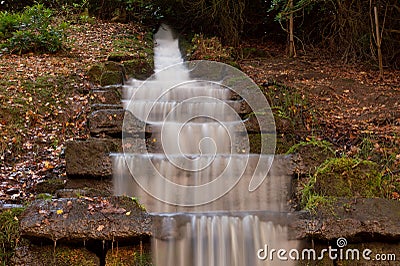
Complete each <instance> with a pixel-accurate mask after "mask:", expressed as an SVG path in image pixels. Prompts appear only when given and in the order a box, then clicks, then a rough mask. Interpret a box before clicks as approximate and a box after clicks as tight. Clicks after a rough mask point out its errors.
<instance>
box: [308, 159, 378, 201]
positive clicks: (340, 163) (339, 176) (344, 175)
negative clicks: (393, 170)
mask: <svg viewBox="0 0 400 266" xmlns="http://www.w3.org/2000/svg"><path fill="white" fill-rule="evenodd" d="M311 182H313V183H314V184H313V186H312V190H313V191H314V192H315V193H317V194H319V195H323V196H328V197H365V198H373V197H381V196H382V175H381V173H380V171H379V166H378V165H377V164H376V163H374V162H371V161H366V160H358V159H351V158H331V159H328V160H326V161H325V163H323V164H322V165H321V166H320V167H319V168H318V169H317V171H316V172H315V175H314V177H313V179H312V180H311Z"/></svg>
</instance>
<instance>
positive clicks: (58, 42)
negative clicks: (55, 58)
mask: <svg viewBox="0 0 400 266" xmlns="http://www.w3.org/2000/svg"><path fill="white" fill-rule="evenodd" d="M52 14H53V13H52V11H51V10H50V9H48V8H45V7H44V6H43V5H42V4H36V5H34V6H32V7H26V8H25V10H24V11H23V12H22V13H9V12H2V13H1V14H0V38H1V42H2V43H1V48H2V49H3V51H8V52H11V53H19V54H22V53H28V52H50V53H54V52H57V51H59V50H61V49H63V44H64V41H65V39H66V36H65V33H64V31H65V29H66V28H67V26H68V25H67V24H66V23H61V24H60V25H59V26H57V27H55V26H53V25H51V23H52Z"/></svg>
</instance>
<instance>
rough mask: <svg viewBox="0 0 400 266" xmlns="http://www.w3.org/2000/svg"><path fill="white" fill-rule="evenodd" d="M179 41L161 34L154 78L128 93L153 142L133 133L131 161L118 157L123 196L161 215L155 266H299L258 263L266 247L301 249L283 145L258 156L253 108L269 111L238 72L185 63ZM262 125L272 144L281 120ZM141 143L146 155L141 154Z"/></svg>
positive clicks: (128, 103)
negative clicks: (249, 122)
mask: <svg viewBox="0 0 400 266" xmlns="http://www.w3.org/2000/svg"><path fill="white" fill-rule="evenodd" d="M173 36H174V35H173V33H172V31H171V29H170V28H168V27H167V26H165V25H163V26H161V27H160V29H159V31H158V32H157V33H156V34H155V47H154V62H155V63H154V65H155V74H154V75H153V76H152V77H151V78H149V79H148V80H146V81H140V80H132V81H131V83H130V85H129V86H126V87H125V90H124V101H123V104H124V108H125V109H126V110H127V111H129V112H130V113H132V114H133V115H134V116H135V117H136V118H137V119H138V120H141V121H143V122H145V125H144V127H143V132H144V134H143V136H145V137H143V136H141V137H138V138H137V139H136V140H135V141H134V143H133V144H132V143H131V142H130V141H132V134H129V132H123V134H125V136H123V146H124V153H123V154H122V153H121V154H112V157H113V181H114V190H115V194H116V195H129V196H134V197H137V198H138V199H139V201H140V202H141V203H142V204H143V205H144V206H145V207H146V209H147V210H148V211H149V212H151V213H152V214H153V215H154V233H153V242H152V246H153V254H154V258H153V262H154V264H155V265H167V266H169V265H171V266H172V265H174V266H176V265H178V266H187V265H194V266H205V265H208V266H213V265H215V266H224V265H237V266H244V265H249V266H250V265H280V264H285V265H290V264H291V262H290V261H289V262H288V261H279V260H277V259H276V260H273V261H271V260H269V261H263V260H260V259H258V258H257V250H259V249H260V248H264V245H265V244H268V246H269V247H270V248H275V249H280V248H285V249H287V250H289V249H291V248H295V247H297V245H298V243H297V241H295V240H289V239H291V238H292V237H291V236H290V234H289V230H288V228H287V220H288V219H290V214H289V213H288V206H287V200H288V198H289V194H290V182H291V181H290V177H289V176H288V175H287V173H286V171H285V169H286V165H285V164H284V163H282V164H280V160H279V159H276V158H275V157H274V155H273V153H274V150H275V146H274V144H275V143H274V142H271V143H273V144H271V145H266V146H265V147H264V149H262V150H261V153H262V154H250V153H249V152H250V148H249V139H248V135H247V131H246V119H245V118H244V117H246V114H248V113H249V108H248V107H249V106H248V104H249V103H250V105H251V103H252V102H254V104H253V105H251V106H250V107H251V110H253V111H254V112H255V113H256V111H257V112H258V113H260V112H267V111H268V108H267V109H265V108H266V106H265V105H264V104H263V103H261V104H259V105H258V104H257V103H258V100H259V99H257V97H258V98H260V97H259V95H257V93H256V91H249V90H248V88H249V86H252V85H253V84H250V83H249V82H248V79H244V78H242V77H241V76H239V78H238V77H237V72H236V71H237V70H233V68H231V67H228V66H223V64H219V63H215V62H211V63H207V62H200V63H199V62H184V61H183V59H182V56H181V53H180V50H179V45H178V39H175V38H174V37H173ZM210 67H211V68H213V69H210ZM232 73H233V74H234V75H232ZM235 75H236V76H235ZM232 86H236V88H237V89H235V90H232V89H231V87H232ZM253 95H255V96H253ZM252 97H253V98H252ZM263 108H264V109H263ZM255 109H256V110H255ZM251 110H250V111H251ZM265 110H267V111H265ZM124 124H125V121H124ZM262 124H263V125H260V126H261V127H262V126H264V128H262V132H263V135H264V136H266V138H267V139H273V138H274V137H275V125H274V121H273V117H272V115H268V114H267V115H266V118H265V120H264V121H263V122H262ZM126 131H129V130H126ZM128 136H129V137H128ZM137 142H139V143H141V145H144V146H147V147H148V149H147V152H144V153H143V152H136V150H135V147H136V146H135V145H137ZM268 144H270V143H269V142H268ZM132 146H134V148H133V149H129V147H132ZM126 147H128V148H126ZM274 158H275V160H274ZM282 161H284V160H282ZM265 168H266V169H267V170H266V171H265ZM266 173H268V176H267V178H265V175H266Z"/></svg>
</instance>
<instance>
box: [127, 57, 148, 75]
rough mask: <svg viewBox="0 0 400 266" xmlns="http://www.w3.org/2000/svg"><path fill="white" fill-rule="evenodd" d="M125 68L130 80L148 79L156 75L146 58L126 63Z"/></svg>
mask: <svg viewBox="0 0 400 266" xmlns="http://www.w3.org/2000/svg"><path fill="white" fill-rule="evenodd" d="M124 68H125V73H126V76H127V77H128V78H135V79H147V78H148V77H150V76H151V75H152V74H153V73H154V71H153V66H152V64H151V63H150V62H149V61H148V60H146V59H144V58H139V59H134V60H129V61H126V62H124Z"/></svg>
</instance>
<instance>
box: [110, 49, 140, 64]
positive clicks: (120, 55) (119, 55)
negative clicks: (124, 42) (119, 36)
mask: <svg viewBox="0 0 400 266" xmlns="http://www.w3.org/2000/svg"><path fill="white" fill-rule="evenodd" d="M134 58H135V55H133V54H131V53H128V52H123V51H118V52H111V53H110V54H109V55H108V57H107V61H113V62H123V61H129V60H133V59H134Z"/></svg>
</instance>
